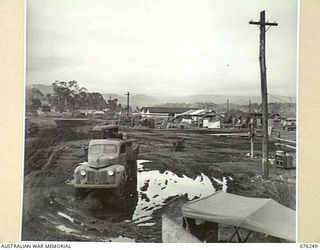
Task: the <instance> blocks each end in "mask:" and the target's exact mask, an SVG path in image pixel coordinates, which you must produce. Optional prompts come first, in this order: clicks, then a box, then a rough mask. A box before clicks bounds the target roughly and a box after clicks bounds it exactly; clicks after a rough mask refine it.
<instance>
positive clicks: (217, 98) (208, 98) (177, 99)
mask: <svg viewBox="0 0 320 250" xmlns="http://www.w3.org/2000/svg"><path fill="white" fill-rule="evenodd" d="M28 87H33V88H36V89H38V90H39V91H40V92H41V93H42V94H43V95H46V94H48V93H53V88H52V86H51V85H45V84H30V85H28ZM102 96H103V98H104V99H105V100H106V101H107V100H109V97H110V96H111V98H112V99H114V98H117V99H118V100H119V101H118V103H121V104H122V105H126V103H127V99H126V96H125V95H124V94H123V95H119V94H116V93H104V94H102ZM228 99H229V103H234V104H241V105H244V104H248V103H249V100H251V102H252V103H261V97H260V96H233V95H186V96H174V95H145V94H134V95H132V96H130V106H133V107H135V106H139V107H143V106H154V105H160V104H164V103H197V102H212V103H216V104H222V103H227V100H228ZM268 100H269V103H271V102H274V103H294V102H296V98H295V97H287V96H280V95H274V94H269V97H268Z"/></svg>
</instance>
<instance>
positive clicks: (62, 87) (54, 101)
mask: <svg viewBox="0 0 320 250" xmlns="http://www.w3.org/2000/svg"><path fill="white" fill-rule="evenodd" d="M52 88H53V93H48V94H46V95H45V96H44V95H43V94H42V93H41V92H40V91H39V90H34V89H33V91H31V92H30V93H31V94H30V95H31V96H27V98H26V101H27V106H26V110H27V111H31V112H34V111H35V110H37V109H39V108H40V107H42V109H43V110H44V111H50V110H56V111H58V112H64V111H75V110H79V109H95V110H102V109H105V108H108V107H109V106H111V105H114V104H113V103H112V104H110V103H107V102H106V101H105V100H104V98H103V96H102V95H101V94H100V93H99V92H89V91H88V90H87V89H86V88H85V87H81V86H80V85H79V84H78V83H77V81H75V80H72V81H68V82H65V81H55V82H54V83H52ZM34 93H37V95H34ZM27 94H28V91H27Z"/></svg>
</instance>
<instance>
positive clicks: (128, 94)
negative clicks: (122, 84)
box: [125, 91, 130, 117]
mask: <svg viewBox="0 0 320 250" xmlns="http://www.w3.org/2000/svg"><path fill="white" fill-rule="evenodd" d="M125 95H126V96H127V117H129V112H130V106H129V96H130V92H129V91H128V92H127V94H125Z"/></svg>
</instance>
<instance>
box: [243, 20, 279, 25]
mask: <svg viewBox="0 0 320 250" xmlns="http://www.w3.org/2000/svg"><path fill="white" fill-rule="evenodd" d="M249 24H255V25H265V26H278V23H276V22H273V23H268V22H266V23H265V22H257V21H250V22H249Z"/></svg>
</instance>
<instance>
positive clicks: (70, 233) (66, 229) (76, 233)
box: [56, 225, 90, 239]
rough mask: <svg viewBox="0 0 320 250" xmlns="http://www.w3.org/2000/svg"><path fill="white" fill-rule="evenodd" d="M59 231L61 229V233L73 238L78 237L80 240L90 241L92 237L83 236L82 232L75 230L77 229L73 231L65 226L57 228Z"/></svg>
mask: <svg viewBox="0 0 320 250" xmlns="http://www.w3.org/2000/svg"><path fill="white" fill-rule="evenodd" d="M56 228H57V229H59V230H60V231H62V232H64V233H66V234H69V235H72V236H76V237H79V238H85V239H90V237H88V236H85V235H83V234H82V233H81V232H80V231H78V230H75V229H71V228H69V227H66V226H65V225H59V226H56Z"/></svg>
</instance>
